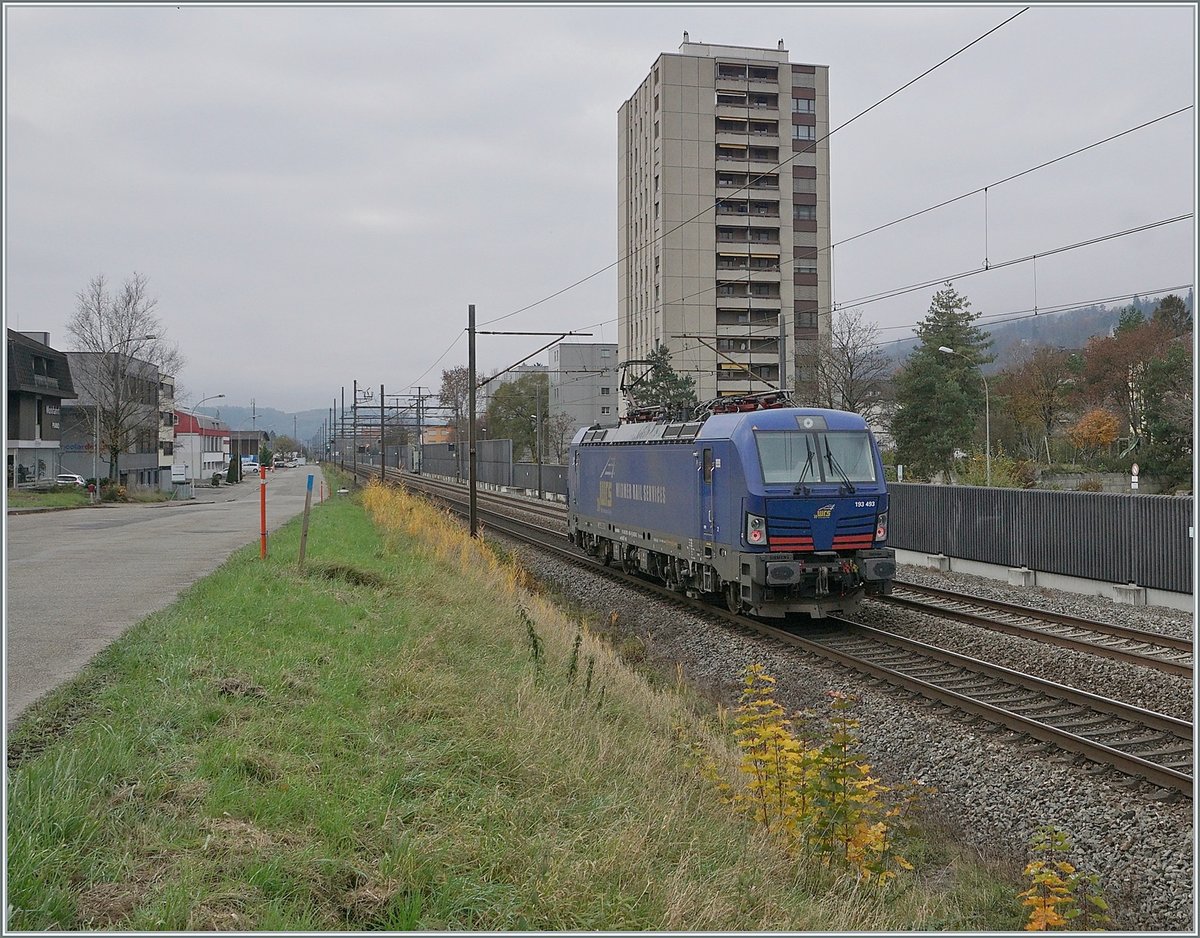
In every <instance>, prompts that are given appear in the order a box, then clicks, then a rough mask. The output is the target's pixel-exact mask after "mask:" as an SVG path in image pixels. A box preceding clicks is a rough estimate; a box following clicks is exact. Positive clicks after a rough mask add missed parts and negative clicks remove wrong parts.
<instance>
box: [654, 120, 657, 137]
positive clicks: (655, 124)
mask: <svg viewBox="0 0 1200 938" xmlns="http://www.w3.org/2000/svg"><path fill="white" fill-rule="evenodd" d="M654 139H655V140H657V139H658V121H655V122H654Z"/></svg>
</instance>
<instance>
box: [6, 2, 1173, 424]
mask: <svg viewBox="0 0 1200 938" xmlns="http://www.w3.org/2000/svg"><path fill="white" fill-rule="evenodd" d="M1019 9H1021V7H1020V6H1019V5H1014V6H984V5H969V6H966V7H962V8H951V7H942V6H933V7H876V6H864V7H840V8H839V7H817V6H773V7H765V6H759V7H748V6H745V5H739V6H728V7H719V6H717V7H687V6H659V7H644V6H635V7H612V6H609V7H569V6H564V7H557V8H544V7H539V8H527V7H482V8H470V7H453V6H442V7H412V6H395V7H358V8H351V7H336V8H319V7H299V6H291V7H288V6H262V7H255V8H249V7H242V8H239V7H237V6H232V7H217V6H187V5H184V6H182V8H180V7H176V6H164V7H144V6H137V7H114V8H103V7H95V6H85V7H74V8H72V7H53V6H37V5H33V6H25V7H22V6H16V5H8V6H6V7H5V10H4V16H5V24H4V25H5V50H4V51H5V93H6V99H5V106H6V112H5V123H4V126H5V134H6V139H5V160H4V170H5V173H4V178H5V190H6V191H5V196H6V199H5V223H6V238H5V255H4V256H5V270H4V275H5V276H4V300H5V303H4V306H5V316H6V319H7V323H8V325H9V326H10V327H12V328H17V329H21V330H27V331H48V332H50V333H51V343H52V344H53V345H55V346H56V347H58V348H62V349H69V348H71V347H72V346H71V343H70V340H69V337H68V335H67V333H66V322H67V320H68V319H69V318H70V315H71V313H72V311H73V309H74V306H75V296H76V294H77V293H78V292H79V291H80V290H81V289H83V288H84V287H85V286H86V284H87V282H88V281H89V279H91V278H92V277H93V276H95V275H96V274H98V273H103V274H104V275H106V277H107V278H108V279H109V280H110V281H111V282H112V283H113V284H114V285H118V284H119V283H120V282H121V281H122V280H123V279H124V278H126V277H128V276H129V275H130V274H131V273H132V272H133V271H138V272H140V273H142V274H145V275H146V276H147V277H149V280H150V288H151V293H152V295H153V296H155V297H157V298H158V300H159V313H160V316H161V319H162V321H163V324H164V327H165V333H166V335H167V336H168V337H169V338H171V339H173V340H175V341H176V342H178V343H179V346H180V348H181V350H182V352H183V354H184V356H185V357H186V359H187V365H186V367H185V368H184V370H183V371H182V373H181V374H180V375H179V376H178V379H179V383H180V385H181V386H182V387H184V388H185V389H186V390H187V392H190V394H191V399H192V400H193V401H195V400H198V399H199V397H200V396H201V395H211V394H217V393H224V394H225V395H226V400H225V402H224V403H226V404H237V405H248V404H249V402H250V400H251V399H252V398H254V399H255V400H256V401H257V404H258V406H259V407H264V406H265V407H277V408H279V409H281V410H285V411H296V410H303V409H307V408H313V407H315V408H323V407H328V406H329V405H330V404H331V403H332V401H333V399H334V398H335V397H337V396H338V395H339V393H340V388H341V386H342V385H345V386H346V387H347V389H348V390H347V395H349V393H350V392H349V388H350V386H351V384H352V382H353V381H354V380H357V381H358V382H359V383H360V384H361V385H368V386H371V387H374V388H378V386H379V385H380V384H384V385H386V386H387V391H388V393H389V394H391V393H401V392H406V391H409V390H410V389H411V388H412V386H413V385H414V384H416V383H418V382H419V383H420V384H421V385H422V386H425V387H430V386H432V387H434V388H435V389H436V387H437V385H438V384H439V381H440V375H441V370H442V369H443V368H445V367H450V366H454V365H459V364H466V358H467V343H466V339H465V336H463V330H464V329H465V326H466V318H467V305H468V304H469V303H474V304H476V308H477V310H478V318H479V321H480V323H484V322H487V321H488V320H490V319H494V318H496V317H500V316H503V315H505V314H507V313H510V312H512V311H514V310H516V309H519V308H521V307H524V306H527V305H529V304H531V303H534V302H536V301H538V300H541V299H542V298H544V297H547V296H549V295H550V294H553V293H555V292H556V291H558V290H560V289H562V288H563V287H566V286H568V285H569V284H572V283H574V282H575V281H577V280H579V279H581V278H583V277H585V276H587V275H589V274H592V273H594V272H596V271H599V270H600V269H602V268H604V267H606V266H608V265H610V264H612V263H613V261H615V259H616V251H617V234H616V204H615V202H616V148H617V118H616V115H617V109H618V108H619V107H620V106H621V104H622V103H623V102H624V101H625V99H626V98H627V97H629V96H630V95H631V94H632V93H633V92H634V91H635V90H636V88H637V87H638V85H639V83H640V82H641V81H642V79H643V78H644V77H645V76H646V74H647V73H648V71H649V69H650V67H651V65H652V64H653V62H654V60H655V58H656V57H657V56H658V55H659V54H661V53H663V52H673V51H676V50H677V49H678V47H679V44H680V42H681V40H682V34H683V31H684V30H688V31H689V33H690V36H691V40H692V41H693V42H710V43H715V44H732V45H746V46H759V47H767V48H772V49H773V48H775V45H776V42H777V41H778V40H779V39H781V38H782V39H783V41H784V43H785V47H786V48H787V49H788V51H789V54H790V58H791V61H792V62H806V63H814V64H821V65H828V66H829V87H830V117H831V126H833V127H835V128H836V127H837V126H838V125H840V124H842V123H843V122H845V121H847V120H849V119H850V118H851V117H853V116H854V115H855V114H857V113H859V112H860V111H862V110H863V109H864V108H867V107H869V106H870V105H872V104H874V103H875V102H877V101H879V100H880V99H881V98H883V97H885V96H886V95H888V94H890V93H891V92H893V91H895V90H896V89H897V88H899V87H900V86H902V85H903V84H905V83H906V82H908V81H909V80H911V79H912V78H915V77H916V76H917V75H919V74H920V73H921V72H923V71H925V70H926V69H927V68H929V67H930V66H932V65H934V64H936V63H937V62H939V61H941V60H942V59H943V58H945V57H946V56H948V55H949V54H950V53H952V52H954V51H956V50H957V49H959V48H961V47H962V46H964V45H966V44H967V43H968V42H970V41H972V40H973V39H976V38H977V37H979V36H980V35H982V34H983V33H985V32H987V31H988V30H989V29H991V28H992V27H993V26H996V25H997V24H999V23H1001V22H1002V21H1003V20H1005V19H1006V18H1007V17H1009V16H1010V15H1012V14H1013V13H1014V12H1016V11H1017V10H1019ZM1195 39H1196V22H1195V7H1194V5H1191V4H1188V5H1175V6H1159V7H1150V6H1144V5H1143V6H1136V7H1134V6H1130V7H1086V6H1079V5H1071V6H1067V7H1061V8H1055V7H1043V6H1033V7H1032V8H1030V9H1029V10H1028V12H1026V13H1024V14H1023V15H1021V16H1019V17H1017V19H1015V20H1014V21H1013V22H1011V23H1010V24H1008V25H1007V26H1005V27H1003V28H1002V29H1000V30H998V31H997V32H995V33H993V34H992V35H991V36H989V37H988V38H986V39H984V40H983V41H982V42H980V43H978V44H977V45H975V46H973V47H972V48H971V49H969V50H968V51H966V52H964V53H963V54H962V55H959V56H958V57H956V58H955V59H953V60H952V61H951V62H949V63H948V64H946V65H944V66H942V67H941V68H939V69H937V70H936V71H934V72H933V73H931V74H930V75H928V76H927V77H925V78H923V79H921V80H920V81H919V82H917V83H916V84H914V85H913V86H912V87H910V88H908V89H907V90H905V91H903V92H901V93H900V94H898V95H896V96H895V97H893V98H891V99H890V100H888V101H887V102H885V103H884V104H882V105H880V106H879V107H878V108H876V109H875V110H873V111H871V112H870V113H869V114H867V115H866V116H864V117H861V118H859V119H858V120H856V121H855V122H854V123H853V124H851V125H850V126H848V127H846V128H845V129H844V130H839V131H837V132H835V133H834V134H833V136H832V137H831V138H830V167H831V212H832V231H833V239H834V241H835V243H836V242H838V241H841V240H844V239H847V238H851V237H852V236H853V235H856V234H858V233H860V232H862V231H865V230H867V229H870V228H873V227H875V226H877V225H880V224H883V223H886V222H889V221H892V220H893V219H896V218H898V217H901V216H903V215H906V214H908V213H910V212H914V211H918V210H920V209H924V208H926V207H928V206H931V205H933V204H935V203H938V202H940V201H943V200H945V199H949V198H953V197H955V196H958V195H960V194H962V193H964V192H968V191H970V190H973V189H976V188H978V187H981V186H985V185H991V184H992V183H995V182H998V181H999V180H1001V179H1003V178H1004V177H1006V176H1009V175H1012V174H1014V173H1018V172H1021V171H1022V170H1025V169H1028V168H1030V167H1032V166H1035V165H1037V164H1039V163H1042V162H1044V161H1046V160H1050V159H1054V158H1055V157H1058V156H1061V155H1063V154H1066V153H1068V152H1070V151H1072V150H1075V149H1078V148H1080V147H1084V146H1087V145H1088V144H1091V143H1094V142H1096V141H1099V140H1101V139H1103V138H1105V137H1108V136H1111V135H1113V134H1116V133H1120V132H1121V131H1124V130H1128V129H1129V128H1132V127H1134V126H1136V125H1138V124H1142V123H1144V122H1146V121H1150V120H1153V119H1155V118H1158V117H1161V116H1163V115H1165V114H1168V113H1170V112H1172V111H1175V110H1177V109H1179V108H1187V110H1186V111H1184V112H1183V113H1182V114H1179V115H1177V116H1175V117H1172V118H1170V119H1168V120H1162V121H1159V122H1157V123H1155V124H1153V125H1152V126H1150V127H1147V128H1146V129H1144V130H1140V131H1138V132H1136V133H1132V134H1129V135H1126V136H1124V137H1122V138H1120V139H1119V140H1116V141H1113V142H1112V143H1108V144H1105V145H1104V146H1102V147H1098V148H1096V149H1094V150H1090V151H1088V152H1087V153H1084V154H1082V155H1079V156H1076V157H1073V158H1071V159H1069V160H1065V161H1063V162H1061V163H1057V164H1055V165H1054V166H1052V167H1049V168H1047V169H1043V170H1040V171H1038V172H1035V173H1032V174H1030V175H1028V176H1024V177H1022V178H1021V179H1018V180H1015V181H1013V182H1009V183H1005V184H1003V185H1000V186H996V187H993V188H992V189H991V190H990V191H989V194H988V200H987V225H986V228H985V224H984V221H985V217H984V202H983V197H982V196H974V197H972V198H970V199H965V200H962V201H960V202H957V203H955V204H954V205H952V206H950V207H947V208H945V209H941V210H939V211H937V212H932V213H929V214H927V215H924V216H922V217H921V218H920V219H917V220H914V221H910V222H906V223H904V224H900V225H896V226H893V227H891V228H889V229H887V230H886V231H883V232H879V233H877V234H872V235H869V236H867V237H863V238H858V239H855V240H853V241H850V242H849V243H846V244H843V245H841V246H839V247H836V248H835V251H834V300H835V303H837V304H838V305H849V306H850V307H853V308H861V309H862V311H863V313H864V315H865V316H866V317H867V318H868V319H869V320H871V321H874V322H877V323H879V325H880V326H881V327H882V328H883V331H882V332H881V338H883V339H895V338H898V337H901V336H904V335H907V334H908V331H907V330H906V329H902V328H897V327H901V326H909V325H911V324H913V323H915V322H916V321H917V320H918V319H920V318H921V317H922V316H923V314H924V313H925V311H926V309H927V308H928V305H929V300H930V297H931V295H932V293H933V292H934V288H929V289H924V290H919V291H916V292H913V293H909V294H906V295H904V296H900V297H896V298H893V299H889V300H885V301H881V302H872V303H857V302H855V301H857V300H861V299H863V298H865V297H870V296H872V295H875V294H878V293H881V292H884V291H889V290H892V289H895V288H898V287H904V286H907V285H910V284H916V283H921V282H924V281H928V280H933V279H935V278H943V277H948V276H951V275H953V274H957V273H959V272H963V271H967V270H972V269H974V268H976V267H979V266H981V265H982V264H983V262H984V259H985V257H986V258H987V259H988V261H989V262H990V263H991V264H993V265H995V264H998V263H1003V262H1004V261H1006V260H1010V259H1014V258H1019V257H1025V256H1028V255H1033V254H1039V255H1046V254H1049V252H1051V251H1053V250H1054V249H1056V248H1060V247H1063V246H1066V245H1071V244H1075V243H1077V242H1080V241H1086V240H1090V239H1093V238H1099V237H1102V236H1105V235H1109V234H1112V233H1115V232H1119V231H1122V230H1125V229H1128V228H1133V227H1138V226H1141V225H1146V224H1151V223H1154V222H1158V221H1162V220H1164V219H1167V218H1172V217H1174V216H1178V215H1182V214H1185V213H1190V212H1192V211H1193V209H1194V206H1195V191H1194V179H1195V172H1196V153H1195V111H1194V103H1195V88H1196V67H1195V55H1196V49H1195ZM985 233H986V242H985ZM1195 265H1196V261H1195V223H1194V219H1191V218H1189V219H1186V220H1185V221H1183V222H1178V223H1175V224H1170V225H1165V226H1162V227H1159V228H1155V229H1152V230H1149V231H1146V232H1143V233H1140V234H1136V235H1131V236H1127V237H1122V238H1118V239H1115V240H1111V241H1107V242H1104V243H1101V244H1097V245H1093V246H1090V247H1085V248H1081V249H1078V250H1073V251H1069V252H1065V253H1060V254H1055V255H1052V256H1043V257H1042V258H1041V259H1040V260H1038V261H1037V263H1036V280H1035V265H1033V264H1030V263H1025V264H1019V265H1015V266H1012V267H1009V268H1005V269H1002V270H995V271H989V272H987V273H984V274H980V275H977V276H973V277H967V278H963V279H958V280H956V281H955V286H956V287H957V288H958V289H959V290H960V292H963V293H965V294H966V295H967V296H968V297H969V298H970V299H971V301H972V303H973V307H974V309H975V310H976V311H979V312H982V313H983V314H984V315H985V316H995V315H997V314H1000V313H1004V312H1008V311H1019V310H1025V309H1032V307H1033V306H1034V304H1035V301H1036V303H1037V305H1038V307H1039V308H1041V309H1045V308H1047V307H1053V306H1058V305H1063V304H1071V303H1083V302H1086V301H1089V300H1093V299H1101V298H1107V297H1115V296H1120V295H1123V294H1131V293H1135V292H1136V293H1141V294H1143V295H1146V294H1149V293H1152V292H1154V291H1157V290H1161V289H1165V288H1169V287H1175V286H1179V285H1190V284H1191V283H1192V282H1193V279H1194V271H1195ZM615 317H616V275H615V271H608V272H606V273H603V274H600V275H599V276H597V277H595V278H594V279H592V280H590V281H589V282H588V283H586V284H585V285H583V286H581V287H578V288H576V289H573V290H570V291H568V292H566V293H564V294H563V295H562V296H560V297H557V298H556V299H553V300H550V301H549V302H546V303H543V304H541V305H539V306H537V307H535V308H534V309H532V310H529V311H528V312H524V313H521V314H520V315H517V316H513V317H511V318H508V319H505V320H504V321H503V323H496V324H494V325H492V326H491V327H484V328H492V329H512V330H527V331H547V330H552V329H554V330H567V329H575V330H579V331H583V332H592V333H593V334H594V336H593V338H591V339H581V340H579V341H608V342H615V341H616V335H617V333H616V321H615ZM456 337H461V338H460V339H459V341H458V342H457V344H455V345H453V347H452V348H450V347H451V344H452V343H453V342H455V339H456ZM544 341H546V340H543V339H537V338H530V337H524V338H511V337H505V338H501V337H495V336H482V337H480V339H479V346H478V348H479V351H478V354H479V363H480V367H481V370H483V369H492V368H497V367H502V366H505V365H508V364H511V363H512V362H513V361H515V360H517V359H519V358H521V357H522V356H524V355H525V354H527V353H529V352H531V351H533V349H535V348H537V347H538V346H539V345H541V344H542V343H543V342H544ZM448 348H450V351H449V352H448V354H446V355H445V357H444V358H442V359H441V361H440V362H438V363H437V364H435V362H436V361H437V359H438V358H439V356H442V355H443V353H445V352H446V351H447V349H448ZM540 360H542V361H545V360H546V359H545V356H542V357H541V359H540Z"/></svg>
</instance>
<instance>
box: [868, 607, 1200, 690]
mask: <svg viewBox="0 0 1200 938" xmlns="http://www.w3.org/2000/svg"><path fill="white" fill-rule="evenodd" d="M893 586H895V583H893ZM903 588H904V589H905V590H908V589H911V587H910V586H909V585H908V584H904V585H903ZM939 594H945V595H944V597H943V596H942V595H939V598H942V599H943V602H955V603H960V604H962V605H977V606H978V607H980V608H983V609H994V610H995V611H997V612H1001V613H1002V614H1004V615H1020V616H1021V617H1022V618H1026V619H1032V620H1034V621H1037V620H1038V619H1040V618H1041V617H1040V616H1039V615H1038V612H1037V610H1034V609H1030V610H1029V611H1028V612H1027V613H1016V612H1009V611H1008V610H1007V609H1000V608H998V607H1001V606H1008V605H1009V604H1007V603H997V604H996V605H995V606H993V605H992V601H991V600H983V599H979V600H977V599H976V597H974V596H970V595H965V594H964V595H961V596H960V595H959V594H955V593H950V592H949V591H948V590H947V591H941V590H939ZM951 597H953V598H951ZM872 598H873V599H875V600H878V601H880V602H883V603H886V604H887V605H890V606H896V607H899V608H902V609H911V610H913V611H914V612H921V613H925V614H927V615H933V616H937V617H939V618H942V619H952V620H953V621H955V622H962V623H964V624H966V625H973V626H976V627H978V628H983V629H988V630H990V631H993V632H1003V633H1004V634H1006V635H1016V636H1018V637H1020V638H1027V639H1029V640H1031V641H1036V642H1042V643H1043V644H1046V645H1057V646H1058V647H1060V648H1070V649H1073V650H1074V651H1081V652H1085V653H1087V654H1089V655H1097V656H1099V657H1102V658H1111V659H1112V660H1114V661H1124V662H1127V663H1130V664H1136V665H1140V666H1142V667H1147V668H1153V669H1155V670H1157V671H1163V672H1165V673H1167V674H1177V675H1180V676H1182V677H1187V678H1190V677H1192V674H1193V668H1192V663H1191V662H1190V661H1178V660H1175V659H1173V658H1165V657H1162V656H1160V655H1156V654H1148V653H1146V652H1143V651H1137V650H1134V649H1130V648H1119V647H1116V646H1113V645H1106V644H1103V643H1100V642H1096V641H1090V640H1088V639H1086V638H1076V637H1072V636H1070V635H1063V634H1061V633H1058V632H1052V631H1047V630H1046V629H1042V628H1038V627H1037V626H1035V625H1022V624H1021V623H1019V622H1006V621H1004V620H1002V619H994V618H991V617H989V616H986V615H983V614H981V613H978V612H970V611H968V610H965V609H954V608H952V607H949V606H945V605H941V604H938V603H926V602H922V601H921V600H919V599H910V598H908V597H907V596H897V595H895V594H892V595H890V596H875V597H872ZM1010 608H1013V609H1020V608H1022V607H1020V606H1013V607H1010ZM1069 618H1070V617H1069V616H1062V615H1056V618H1054V619H1050V618H1049V617H1047V618H1046V621H1049V622H1052V623H1055V624H1061V625H1066V624H1067V622H1066V621H1064V620H1067V619H1069ZM1089 622H1090V620H1087V619H1079V620H1076V623H1078V624H1076V623H1072V624H1071V625H1070V627H1071V628H1075V629H1081V630H1082V629H1090V628H1091V625H1089V624H1085V623H1089ZM1100 624H1101V625H1103V623H1100ZM1106 634H1111V633H1106ZM1144 634H1146V635H1154V634H1155V633H1153V632H1146V633H1144ZM1159 638H1170V636H1159ZM1122 640H1124V641H1129V640H1131V639H1122ZM1137 641H1139V642H1142V643H1145V644H1150V643H1152V640H1151V639H1149V638H1145V639H1142V638H1139V639H1137ZM1153 644H1157V645H1160V646H1164V645H1168V643H1167V642H1164V641H1158V640H1157V638H1156V639H1154V640H1153ZM1169 647H1171V648H1174V647H1177V646H1176V645H1175V644H1170V646H1169ZM1188 650H1189V651H1190V650H1191V649H1190V647H1189V649H1188Z"/></svg>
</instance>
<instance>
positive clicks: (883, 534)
mask: <svg viewBox="0 0 1200 938" xmlns="http://www.w3.org/2000/svg"><path fill="white" fill-rule="evenodd" d="M875 540H877V541H886V540H887V512H886V511H885V512H882V513H881V514H880V515H879V517H878V518H876V519H875Z"/></svg>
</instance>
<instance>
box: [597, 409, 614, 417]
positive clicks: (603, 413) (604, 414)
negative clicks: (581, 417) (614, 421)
mask: <svg viewBox="0 0 1200 938" xmlns="http://www.w3.org/2000/svg"><path fill="white" fill-rule="evenodd" d="M611 413H612V408H611V407H601V408H600V415H601V416H602V417H607V416H608V415H609V414H611Z"/></svg>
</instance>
